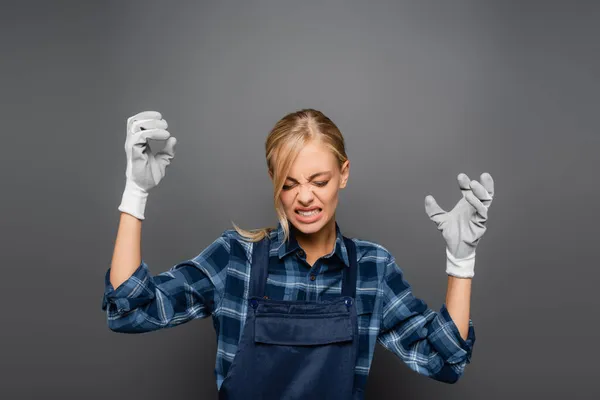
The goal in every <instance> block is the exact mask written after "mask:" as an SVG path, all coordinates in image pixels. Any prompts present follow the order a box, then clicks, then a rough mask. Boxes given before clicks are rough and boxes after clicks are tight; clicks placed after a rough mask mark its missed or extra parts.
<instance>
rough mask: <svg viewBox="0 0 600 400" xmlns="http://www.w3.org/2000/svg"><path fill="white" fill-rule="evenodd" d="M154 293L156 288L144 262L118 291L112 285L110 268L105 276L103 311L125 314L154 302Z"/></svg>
mask: <svg viewBox="0 0 600 400" xmlns="http://www.w3.org/2000/svg"><path fill="white" fill-rule="evenodd" d="M154 291H155V286H154V282H153V281H152V277H151V275H150V271H149V270H148V265H147V264H146V263H145V262H144V261H143V260H142V262H141V264H140V265H139V266H138V267H137V269H136V270H135V271H134V273H133V274H132V275H131V276H130V277H129V278H127V280H126V281H125V282H123V283H122V284H120V285H119V287H117V289H115V288H114V287H113V285H112V284H111V283H110V268H108V270H107V271H106V274H105V275H104V296H103V298H102V310H105V311H106V310H107V309H109V310H110V311H111V313H113V314H124V313H126V312H128V311H131V310H133V309H135V308H137V307H140V306H141V305H144V304H146V303H149V302H150V301H152V299H154ZM115 309H116V310H115Z"/></svg>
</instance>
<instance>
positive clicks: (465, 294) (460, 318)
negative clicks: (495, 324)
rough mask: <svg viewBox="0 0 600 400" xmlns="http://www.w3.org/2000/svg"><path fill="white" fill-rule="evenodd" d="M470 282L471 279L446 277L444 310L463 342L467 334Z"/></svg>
mask: <svg viewBox="0 0 600 400" xmlns="http://www.w3.org/2000/svg"><path fill="white" fill-rule="evenodd" d="M472 281H473V279H472V278H457V277H454V276H451V275H448V291H447V292H446V308H447V309H448V313H449V314H450V316H451V317H452V320H453V321H454V323H455V324H456V326H457V327H458V331H459V332H460V335H461V336H462V338H463V339H465V340H466V338H467V334H468V332H469V318H470V308H471V283H472Z"/></svg>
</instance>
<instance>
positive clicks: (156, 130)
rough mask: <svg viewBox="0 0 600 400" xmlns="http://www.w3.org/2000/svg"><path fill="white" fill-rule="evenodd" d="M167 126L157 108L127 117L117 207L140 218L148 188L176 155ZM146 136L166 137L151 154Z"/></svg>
mask: <svg viewBox="0 0 600 400" xmlns="http://www.w3.org/2000/svg"><path fill="white" fill-rule="evenodd" d="M167 127H168V124H167V121H165V120H164V119H162V115H161V113H159V112H157V111H143V112H141V113H138V114H136V115H134V116H132V117H129V118H128V119H127V138H126V140H125V154H126V155H127V170H126V172H125V177H126V181H125V190H124V191H123V197H122V199H121V204H120V205H119V211H122V212H125V213H127V214H131V215H133V216H134V217H136V218H137V219H140V220H143V219H144V211H145V209H146V201H147V199H148V191H149V190H150V189H152V188H153V187H155V186H156V185H158V183H159V182H160V181H161V180H162V178H164V176H165V172H166V168H167V167H168V166H169V164H170V163H171V159H172V158H173V157H175V144H176V143H177V139H175V137H173V136H171V134H170V133H169V132H168V131H166V129H167ZM148 139H153V140H166V144H165V147H164V149H162V150H161V151H159V152H157V153H156V154H154V153H153V152H152V149H151V148H150V145H149V143H148Z"/></svg>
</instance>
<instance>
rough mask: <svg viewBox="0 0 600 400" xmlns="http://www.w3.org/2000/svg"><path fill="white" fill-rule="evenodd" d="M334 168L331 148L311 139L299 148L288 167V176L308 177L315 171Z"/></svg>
mask: <svg viewBox="0 0 600 400" xmlns="http://www.w3.org/2000/svg"><path fill="white" fill-rule="evenodd" d="M336 168H337V164H336V159H335V156H334V155H333V154H332V153H331V150H329V149H328V148H327V147H326V146H325V145H324V144H322V143H321V142H317V141H312V142H310V143H308V144H307V145H306V146H304V147H303V148H302V150H300V153H299V154H298V156H297V157H296V159H295V160H294V162H293V164H292V167H291V169H290V176H292V177H294V178H307V179H308V177H309V176H310V175H312V174H314V173H316V172H321V171H327V170H329V171H332V172H334V171H335V170H336Z"/></svg>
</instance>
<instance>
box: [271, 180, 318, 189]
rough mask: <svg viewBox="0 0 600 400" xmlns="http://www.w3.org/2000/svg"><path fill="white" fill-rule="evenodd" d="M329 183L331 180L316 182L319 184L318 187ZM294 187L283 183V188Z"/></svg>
mask: <svg viewBox="0 0 600 400" xmlns="http://www.w3.org/2000/svg"><path fill="white" fill-rule="evenodd" d="M328 183H329V181H321V182H315V185H317V186H318V187H323V186H325V185H327V184H328ZM294 186H295V185H294ZM292 187H293V186H290V185H283V186H282V187H281V188H282V189H283V190H290V189H291V188H292Z"/></svg>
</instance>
